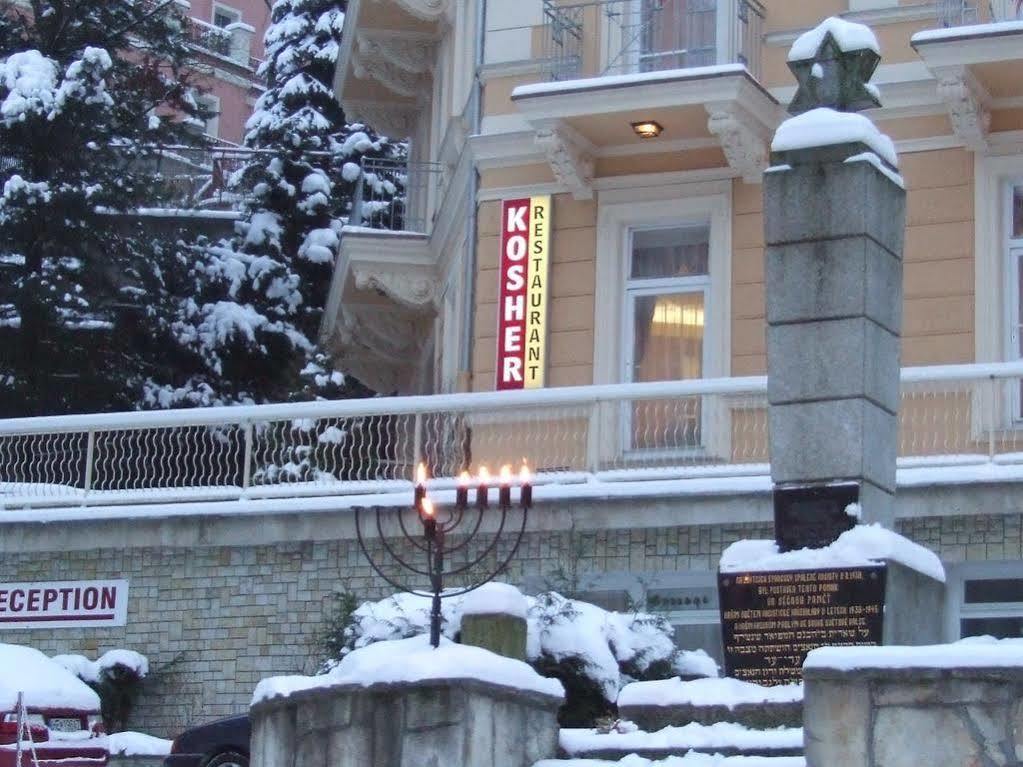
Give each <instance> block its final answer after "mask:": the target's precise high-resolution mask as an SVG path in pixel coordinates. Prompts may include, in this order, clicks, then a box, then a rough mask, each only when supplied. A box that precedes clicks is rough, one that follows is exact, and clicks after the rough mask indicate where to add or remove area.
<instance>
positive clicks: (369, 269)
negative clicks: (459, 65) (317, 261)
mask: <svg viewBox="0 0 1023 767" xmlns="http://www.w3.org/2000/svg"><path fill="white" fill-rule="evenodd" d="M442 181H443V174H442V166H441V165H440V164H438V163H406V162H404V161H402V160H392V159H379V158H370V157H364V158H363V159H362V163H361V167H360V172H359V176H358V179H357V180H356V186H355V194H354V198H353V201H352V211H351V215H350V216H349V219H348V226H346V227H345V229H344V231H343V233H342V237H341V252H340V257H339V258H338V263H337V265H336V266H335V268H334V277H333V280H332V282H331V287H330V293H329V295H328V298H327V306H326V309H325V311H324V316H323V324H322V326H321V329H320V337H321V339H322V341H323V343H324V344H325V346H326V347H327V348H328V349H329V350H330V351H331V353H332V354H334V355H336V356H337V357H339V358H340V359H343V360H344V365H345V369H346V370H348V371H349V372H351V373H352V374H353V375H355V376H356V377H357V378H359V380H361V381H363V382H364V383H365V384H366V385H368V386H370V387H371V388H373V389H374V390H376V391H380V392H393V391H407V390H409V389H410V388H414V383H413V379H414V377H415V375H416V368H417V367H418V362H419V357H420V355H421V353H422V350H423V349H424V348H425V347H426V346H427V345H428V344H427V339H428V336H429V334H430V332H431V330H432V327H433V318H434V315H435V314H436V308H437V307H436V303H437V300H438V297H439V293H438V282H439V272H438V268H437V255H436V253H435V252H434V249H433V248H432V247H431V244H430V234H431V230H432V224H433V220H432V219H433V216H432V211H433V210H434V208H435V207H436V206H435V203H434V202H433V201H434V200H435V199H438V198H439V196H440V194H441V187H442Z"/></svg>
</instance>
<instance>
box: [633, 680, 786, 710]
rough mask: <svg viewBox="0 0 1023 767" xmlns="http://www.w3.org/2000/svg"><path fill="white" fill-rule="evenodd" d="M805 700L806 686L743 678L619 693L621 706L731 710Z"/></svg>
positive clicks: (659, 684) (644, 685)
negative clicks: (771, 685)
mask: <svg viewBox="0 0 1023 767" xmlns="http://www.w3.org/2000/svg"><path fill="white" fill-rule="evenodd" d="M802 699H803V685H802V684H798V683H796V684H783V685H777V686H775V687H763V686H761V685H759V684H753V683H752V682H744V681H742V680H741V679H732V678H731V677H722V678H720V679H694V680H692V681H690V682H683V681H682V680H681V679H679V678H678V677H675V678H674V679H658V680H655V681H651V682H633V683H632V684H627V685H625V687H623V688H622V691H621V692H620V693H618V705H619V706H678V705H692V704H696V705H700V706H725V707H727V708H729V709H732V708H735V707H736V706H740V705H744V704H757V703H793V702H798V701H801V700H802Z"/></svg>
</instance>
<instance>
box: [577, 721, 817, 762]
mask: <svg viewBox="0 0 1023 767" xmlns="http://www.w3.org/2000/svg"><path fill="white" fill-rule="evenodd" d="M560 743H561V747H562V748H563V749H564V750H565V753H567V754H569V755H572V754H579V753H585V752H590V753H592V752H594V751H601V750H604V749H612V748H613V749H621V750H623V751H625V750H636V751H639V750H643V749H654V748H658V749H661V748H663V749H673V750H678V751H688V750H690V749H700V750H711V749H729V748H733V749H743V750H746V749H779V750H780V749H795V748H802V747H803V728H802V727H778V728H775V729H771V730H751V729H750V728H748V727H744V726H743V725H741V724H735V723H732V722H717V723H715V724H712V725H704V724H698V723H696V722H691V723H689V724H687V725H684V726H682V727H665V728H664V729H662V730H658V731H657V732H643V731H641V730H635V731H633V732H607V733H603V732H598V731H597V730H589V729H586V730H583V729H567V728H566V729H562V730H561V736H560Z"/></svg>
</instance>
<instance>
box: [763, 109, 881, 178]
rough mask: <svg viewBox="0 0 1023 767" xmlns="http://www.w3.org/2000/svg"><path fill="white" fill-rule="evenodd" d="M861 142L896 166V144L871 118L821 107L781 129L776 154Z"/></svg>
mask: <svg viewBox="0 0 1023 767" xmlns="http://www.w3.org/2000/svg"><path fill="white" fill-rule="evenodd" d="M853 142H860V143H863V144H866V145H867V146H868V147H870V148H871V149H872V150H873V151H874V152H875V153H876V154H878V155H880V156H881V157H882V158H883V159H884V160H885V161H886V162H888V163H889V164H890V165H892V166H893V167H898V165H899V158H898V155H897V154H896V152H895V144H894V143H893V142H892V140H891V139H890V138H888V136H886V135H885V134H883V133H882V132H881V131H880V130H878V127H877V126H876V125H874V123H873V122H871V120H870V118H868V117H865V116H864V115H861V114H859V113H856V112H838V111H836V110H834V109H829V108H827V107H818V108H817V109H811V110H809V111H807V112H803V114H801V115H796V116H795V117H790V118H789V119H787V120H785V121H784V122H783V123H782V124H781V125H779V126H778V130H777V131H775V134H774V140H773V141H772V142H771V151H772V152H788V151H792V150H796V149H808V148H811V147H818V146H831V145H833V144H849V143H853Z"/></svg>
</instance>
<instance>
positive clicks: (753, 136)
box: [707, 104, 768, 184]
mask: <svg viewBox="0 0 1023 767" xmlns="http://www.w3.org/2000/svg"><path fill="white" fill-rule="evenodd" d="M707 113H708V114H709V116H710V117H709V119H708V121H707V129H708V130H709V131H710V132H711V133H712V134H713V135H715V136H717V138H718V140H719V141H721V149H722V150H723V151H724V153H725V159H727V160H728V164H729V165H730V166H731V167H732V168H734V169H735V170H737V171H738V172H739V173H740V174H741V175H742V180H743V181H745V182H746V183H748V184H759V183H760V181H761V178H762V174H763V172H764V169H765V168H766V167H767V164H768V151H767V140H766V137H765V130H764V129H763V127H762V126H760V125H759V124H758V123H757V122H756V121H755V120H754V119H753V118H752V117H750V116H749V115H748V114H747V113H746V112H745V111H744V110H743V109H741V108H740V107H738V106H736V105H735V104H707Z"/></svg>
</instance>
